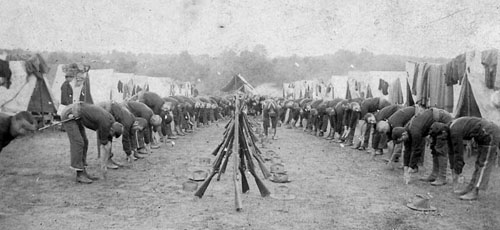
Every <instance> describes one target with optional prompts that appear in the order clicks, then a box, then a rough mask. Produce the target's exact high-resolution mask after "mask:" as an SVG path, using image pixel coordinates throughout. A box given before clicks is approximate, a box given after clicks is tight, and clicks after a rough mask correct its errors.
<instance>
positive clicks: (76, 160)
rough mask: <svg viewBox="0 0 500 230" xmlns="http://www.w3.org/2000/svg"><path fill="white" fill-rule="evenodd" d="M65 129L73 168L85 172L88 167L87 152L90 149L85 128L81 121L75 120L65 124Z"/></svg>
mask: <svg viewBox="0 0 500 230" xmlns="http://www.w3.org/2000/svg"><path fill="white" fill-rule="evenodd" d="M63 127H64V130H66V133H67V134H68V138H69V144H70V147H69V148H70V156H71V158H70V159H71V167H72V168H74V169H76V170H84V169H85V166H87V150H88V147H89V140H88V139H87V134H86V133H85V127H84V126H83V124H82V122H81V121H75V120H73V121H68V122H65V123H63Z"/></svg>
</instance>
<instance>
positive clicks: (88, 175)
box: [83, 169, 99, 180]
mask: <svg viewBox="0 0 500 230" xmlns="http://www.w3.org/2000/svg"><path fill="white" fill-rule="evenodd" d="M83 174H84V176H85V177H87V178H89V179H91V180H99V177H96V176H92V175H90V174H88V173H87V169H84V170H83Z"/></svg>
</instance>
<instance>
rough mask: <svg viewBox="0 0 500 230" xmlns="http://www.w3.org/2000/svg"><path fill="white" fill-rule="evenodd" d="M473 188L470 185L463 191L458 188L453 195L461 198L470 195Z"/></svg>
mask: <svg viewBox="0 0 500 230" xmlns="http://www.w3.org/2000/svg"><path fill="white" fill-rule="evenodd" d="M473 188H474V186H472V185H470V184H469V185H467V186H466V187H465V188H463V189H458V188H457V189H455V190H453V193H455V194H457V195H460V196H461V195H465V194H467V193H469V192H470V191H472V189H473Z"/></svg>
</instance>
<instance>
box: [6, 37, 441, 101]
mask: <svg viewBox="0 0 500 230" xmlns="http://www.w3.org/2000/svg"><path fill="white" fill-rule="evenodd" d="M5 51H7V53H26V52H29V51H26V50H21V49H14V50H5ZM41 54H42V56H43V57H44V58H45V60H46V62H47V64H48V65H50V66H56V65H57V64H67V63H72V62H82V63H86V64H89V65H90V66H91V67H92V69H108V68H111V69H114V70H115V71H117V72H122V73H135V74H137V75H147V76H152V77H170V78H172V79H176V80H180V81H190V82H192V83H194V84H196V86H197V88H198V90H199V91H200V93H202V94H208V93H211V94H213V93H214V92H217V91H218V90H219V89H220V88H222V87H223V86H224V85H225V83H226V82H228V81H229V80H230V79H231V76H233V75H234V74H237V73H240V74H241V75H242V76H243V77H245V78H246V79H247V80H248V81H249V82H250V83H251V84H252V85H254V86H258V85H260V84H262V83H276V84H281V83H284V82H292V81H296V80H304V79H326V78H328V77H330V76H332V75H345V74H347V72H348V71H352V70H356V71H404V70H405V62H406V61H408V60H413V61H425V62H433V63H445V62H446V61H448V59H445V58H417V57H409V56H401V55H384V54H378V55H376V54H373V53H372V52H370V51H367V50H362V51H360V52H353V51H349V50H338V51H336V52H335V53H333V54H325V55H321V56H308V57H301V56H297V55H292V56H289V57H269V55H268V53H267V50H266V48H265V47H264V46H263V45H257V46H255V47H254V48H253V49H252V50H245V51H242V52H240V53H236V52H235V51H232V50H227V51H223V52H222V53H220V54H219V55H217V56H209V55H192V54H189V53H188V52H187V51H184V52H181V53H180V54H149V53H131V52H120V51H116V50H114V51H111V52H108V53H86V52H65V51H55V52H47V51H45V52H41Z"/></svg>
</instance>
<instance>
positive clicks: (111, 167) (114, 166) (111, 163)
mask: <svg viewBox="0 0 500 230" xmlns="http://www.w3.org/2000/svg"><path fill="white" fill-rule="evenodd" d="M106 167H107V168H108V169H118V168H119V167H118V166H117V165H115V164H113V161H112V160H111V159H108V162H106Z"/></svg>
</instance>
